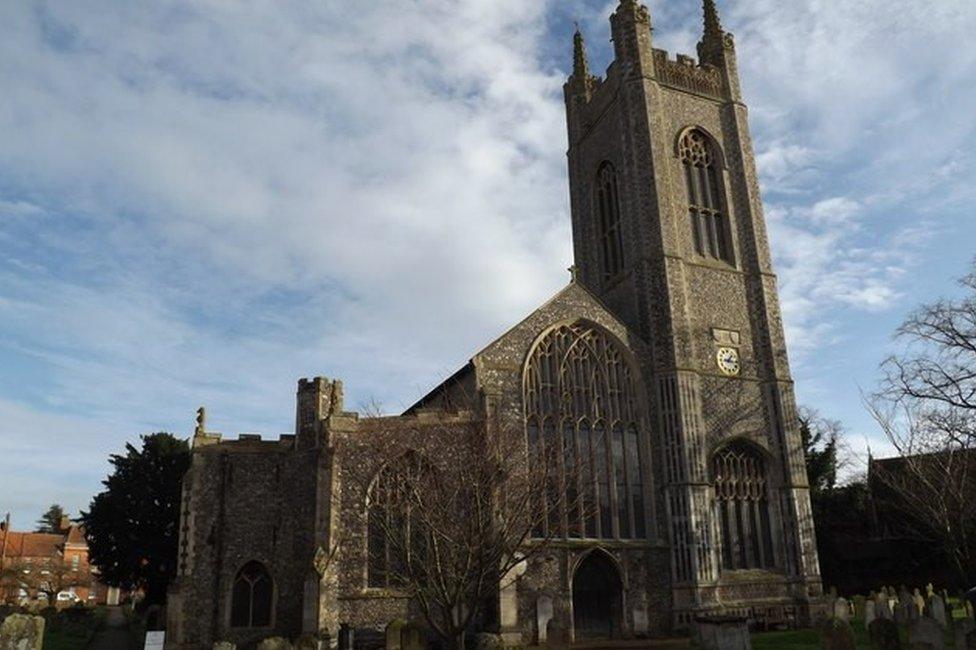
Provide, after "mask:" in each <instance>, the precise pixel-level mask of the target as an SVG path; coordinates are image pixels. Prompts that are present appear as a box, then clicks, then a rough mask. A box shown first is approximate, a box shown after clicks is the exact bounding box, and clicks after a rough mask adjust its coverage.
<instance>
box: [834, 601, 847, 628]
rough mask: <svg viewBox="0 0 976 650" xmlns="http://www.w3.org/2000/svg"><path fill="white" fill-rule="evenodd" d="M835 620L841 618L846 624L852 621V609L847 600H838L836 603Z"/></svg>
mask: <svg viewBox="0 0 976 650" xmlns="http://www.w3.org/2000/svg"><path fill="white" fill-rule="evenodd" d="M834 618H839V619H840V620H842V621H844V622H845V623H847V622H849V621H850V620H851V607H850V605H849V604H848V602H847V599H846V598H838V599H836V600H835V601H834Z"/></svg>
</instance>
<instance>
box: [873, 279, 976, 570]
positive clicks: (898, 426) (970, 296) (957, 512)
mask: <svg viewBox="0 0 976 650" xmlns="http://www.w3.org/2000/svg"><path fill="white" fill-rule="evenodd" d="M960 286H961V287H962V288H963V290H964V293H963V295H962V296H961V297H960V298H958V299H954V300H949V299H943V300H939V301H937V302H934V303H931V304H928V305H923V306H922V307H921V308H919V309H918V310H917V311H915V312H914V313H912V314H911V315H910V316H909V318H908V319H907V320H906V321H905V322H904V323H903V324H902V325H901V327H900V328H899V329H898V339H899V340H901V341H903V342H905V343H906V345H905V348H904V350H903V351H902V353H901V354H898V355H894V356H892V357H890V358H889V359H888V360H887V361H885V363H884V364H883V366H882V368H883V371H884V379H883V382H882V386H881V389H880V390H879V391H878V392H877V393H876V394H875V395H873V396H872V397H871V398H870V399H869V403H868V407H869V409H870V411H871V414H872V415H873V416H874V419H875V420H876V421H877V422H878V424H879V425H880V426H881V428H882V430H883V431H884V433H885V436H886V437H887V438H888V441H889V442H890V443H891V445H892V446H893V447H894V448H895V449H896V450H897V452H898V458H896V459H893V460H890V461H879V462H875V463H874V465H873V470H874V471H873V473H874V475H875V476H876V477H877V479H878V480H879V481H880V482H881V483H882V484H883V485H884V487H885V488H887V490H888V491H890V493H891V496H892V497H893V498H892V499H891V503H892V504H893V505H894V506H895V507H897V508H898V509H900V510H901V511H902V514H903V515H904V517H903V519H902V520H901V522H902V524H903V526H904V528H905V530H908V531H911V532H913V533H914V534H915V535H916V536H917V537H918V538H919V539H927V540H929V541H931V542H932V543H935V544H938V545H939V546H941V547H942V548H943V550H944V551H945V553H946V556H947V558H949V561H950V562H952V563H953V565H954V567H955V569H956V571H957V573H958V574H959V576H960V578H962V579H963V580H965V581H971V580H974V579H976V267H974V271H973V272H971V273H970V274H969V275H967V276H966V277H964V278H963V279H962V280H960Z"/></svg>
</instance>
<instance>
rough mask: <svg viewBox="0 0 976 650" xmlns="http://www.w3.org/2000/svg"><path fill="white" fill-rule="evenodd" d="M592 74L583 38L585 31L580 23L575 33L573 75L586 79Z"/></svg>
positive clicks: (580, 79) (579, 78) (578, 78)
mask: <svg viewBox="0 0 976 650" xmlns="http://www.w3.org/2000/svg"><path fill="white" fill-rule="evenodd" d="M589 76H590V64H589V62H588V61H587V60H586V42H585V41H584V40H583V32H581V31H580V28H579V25H576V33H575V34H573V77H574V78H576V79H577V80H579V81H586V79H587V78H588V77H589Z"/></svg>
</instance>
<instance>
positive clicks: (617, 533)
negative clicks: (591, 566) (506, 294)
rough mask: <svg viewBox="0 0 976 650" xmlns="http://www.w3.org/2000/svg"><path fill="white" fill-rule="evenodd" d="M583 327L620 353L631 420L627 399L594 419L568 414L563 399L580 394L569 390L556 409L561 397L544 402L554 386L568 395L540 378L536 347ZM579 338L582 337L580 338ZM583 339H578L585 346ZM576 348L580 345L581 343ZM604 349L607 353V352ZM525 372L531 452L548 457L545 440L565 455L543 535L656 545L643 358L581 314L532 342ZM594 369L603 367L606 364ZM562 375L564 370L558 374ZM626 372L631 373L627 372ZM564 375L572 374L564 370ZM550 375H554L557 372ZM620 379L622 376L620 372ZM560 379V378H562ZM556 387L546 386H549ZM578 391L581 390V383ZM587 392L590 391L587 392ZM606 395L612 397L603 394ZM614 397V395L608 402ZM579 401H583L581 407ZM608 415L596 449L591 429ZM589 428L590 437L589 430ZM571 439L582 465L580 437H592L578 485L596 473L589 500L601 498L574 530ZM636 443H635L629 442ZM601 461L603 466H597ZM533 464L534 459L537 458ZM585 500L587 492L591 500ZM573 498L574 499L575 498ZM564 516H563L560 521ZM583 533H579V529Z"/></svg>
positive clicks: (555, 454)
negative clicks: (568, 469) (569, 492)
mask: <svg viewBox="0 0 976 650" xmlns="http://www.w3.org/2000/svg"><path fill="white" fill-rule="evenodd" d="M574 327H575V328H582V329H585V330H588V331H589V332H591V333H593V334H595V335H597V336H599V337H602V339H603V340H604V343H605V344H606V345H608V346H610V347H611V348H612V349H613V350H614V351H615V352H616V353H617V354H618V355H619V356H618V357H617V358H616V359H614V362H615V363H616V364H617V365H618V366H619V367H620V368H621V369H622V370H625V371H626V373H629V384H630V386H631V391H632V393H631V394H630V395H629V396H627V398H626V401H627V402H628V404H626V408H627V409H629V411H628V413H627V414H626V415H627V416H628V418H629V419H628V418H623V417H620V416H621V415H622V414H621V413H620V410H621V408H622V406H623V405H622V404H620V403H618V404H616V405H613V406H611V407H610V408H609V409H608V410H607V413H606V414H605V416H603V417H593V418H590V417H587V416H585V415H581V416H579V417H577V414H575V413H571V414H569V415H567V414H566V413H565V412H561V411H562V406H564V405H565V404H564V402H565V401H566V400H567V399H569V400H570V401H574V398H567V397H566V396H565V395H564V396H563V397H562V398H560V399H559V402H560V406H559V407H557V409H556V411H555V412H550V410H549V407H551V406H553V404H552V402H553V401H554V400H553V399H552V397H551V395H550V397H549V398H548V404H543V402H544V401H546V400H547V398H546V397H545V396H544V395H543V394H542V392H541V391H543V390H549V391H550V393H551V394H554V393H558V392H561V388H560V386H559V385H558V383H557V385H556V387H555V389H545V387H544V385H543V384H542V383H541V382H540V378H539V377H538V376H536V374H535V371H534V369H533V366H532V364H533V362H534V361H536V355H537V352H538V351H539V350H540V348H541V347H542V346H544V345H546V343H547V341H548V340H549V339H550V338H551V337H552V336H553V334H554V333H556V332H559V331H560V330H565V329H572V328H574ZM577 336H578V335H577ZM580 342H581V341H580V340H579V338H578V339H577V341H576V343H577V344H578V343H580ZM574 345H575V344H574ZM604 351H605V350H604ZM522 368H523V371H522V372H523V377H522V411H523V425H524V426H525V435H526V450H527V453H528V454H529V456H530V459H531V457H532V456H533V455H535V456H536V457H538V455H539V454H545V451H544V450H545V447H546V444H545V440H546V438H548V439H550V440H552V441H554V442H556V445H557V450H556V451H554V452H553V457H554V458H556V459H558V467H557V468H556V469H557V471H556V472H554V475H555V476H556V483H557V485H556V487H555V489H554V491H553V492H552V496H551V498H550V499H549V500H548V501H547V504H546V506H547V508H549V509H550V510H551V509H552V507H551V505H552V504H553V503H555V504H556V508H557V509H558V513H554V514H553V516H551V517H550V520H549V521H547V522H546V524H545V527H544V528H543V529H542V530H538V531H536V535H535V536H536V537H537V538H543V537H552V538H554V539H558V540H566V541H588V542H594V541H598V542H621V541H626V542H632V541H642V542H649V541H651V540H652V539H653V538H654V535H655V534H656V532H655V531H656V524H655V521H654V512H653V510H654V509H653V503H652V499H653V496H652V495H653V493H654V491H653V476H652V471H651V470H652V467H653V465H652V462H651V435H652V434H651V427H650V418H649V417H648V413H649V410H648V408H647V402H646V396H645V394H644V390H643V386H644V384H643V382H642V380H641V372H640V365H639V364H638V363H637V360H636V358H635V357H634V355H633V353H632V352H631V351H630V349H629V348H628V347H627V345H625V344H624V342H623V341H622V340H621V339H620V338H619V337H618V336H616V335H615V334H614V333H613V332H611V331H610V330H608V329H607V328H606V327H604V326H602V325H600V324H598V323H595V322H593V321H591V320H588V319H582V318H574V319H567V320H564V321H561V322H558V323H555V324H553V325H551V326H550V327H548V328H547V329H546V330H544V331H543V332H542V333H541V334H540V335H539V336H538V337H537V338H536V340H535V341H534V343H533V345H532V346H531V347H530V349H529V352H528V354H527V355H526V358H525V360H524V362H523V366H522ZM594 368H595V369H597V370H599V368H596V366H594ZM557 372H558V371H557ZM626 373H625V377H626ZM562 374H563V375H565V373H562ZM550 378H551V375H550ZM603 379H605V380H606V379H607V378H606V376H604V378H603ZM618 379H619V377H618ZM557 380H558V376H557ZM548 385H549V384H548V383H547V384H545V386H548ZM604 387H605V388H606V389H607V390H608V391H611V392H617V393H619V394H621V395H623V394H624V389H622V388H621V387H620V386H619V384H617V389H616V390H614V389H613V386H612V384H611V382H609V381H608V380H607V381H606V384H605V386H604ZM577 390H579V388H578V387H577ZM585 392H586V391H585V390H584V391H583V393H584V395H585ZM602 397H606V395H603V396H602ZM605 401H608V400H605ZM576 406H578V404H577V405H576ZM590 408H598V407H594V405H593V403H592V402H591V403H590ZM607 419H609V420H610V426H608V427H607V426H606V425H603V426H605V429H603V430H604V432H605V433H604V435H603V436H602V438H603V441H604V442H603V445H602V448H603V449H602V451H603V453H602V454H600V453H599V451H600V450H599V449H598V448H597V447H594V445H593V442H594V441H595V440H596V439H597V438H596V437H594V436H593V435H592V432H593V431H595V430H597V429H598V428H599V426H600V425H601V424H602V423H603V422H605V421H606V420H607ZM567 424H569V425H571V426H572V431H573V434H574V435H572V436H567V435H566V433H567V431H568V430H567V429H566V425H567ZM587 432H589V435H587ZM615 434H619V440H620V454H619V455H620V456H621V457H622V459H623V460H624V462H623V467H621V468H620V469H621V471H622V472H623V477H622V478H623V480H622V481H621V480H618V478H620V475H618V474H617V469H618V466H617V464H616V462H615V456H614V454H615V447H616V445H615V442H616V439H617V438H618V436H617V435H615ZM566 439H571V440H572V445H573V447H574V455H573V458H574V459H575V462H579V458H580V456H579V449H580V444H581V441H587V442H588V446H589V448H590V453H589V454H588V455H587V456H588V458H586V459H584V460H588V461H589V463H588V464H589V466H590V468H591V469H590V471H589V472H588V473H587V472H585V471H581V472H580V474H579V476H578V477H577V478H578V479H579V482H578V485H577V486H576V487H577V489H579V488H582V487H583V485H584V481H583V479H586V478H587V477H589V479H590V480H589V483H590V487H591V490H592V491H591V492H590V495H591V496H590V499H591V500H593V501H594V502H595V503H594V504H593V505H594V512H593V517H592V519H595V521H590V520H583V517H582V516H581V515H582V508H581V509H580V510H581V511H580V513H578V517H579V518H578V519H577V521H576V522H575V531H573V530H571V529H570V521H569V517H568V516H567V513H566V512H565V505H564V501H563V500H562V495H563V494H564V493H565V486H564V485H563V480H564V476H565V471H564V466H565V462H566V455H565V453H566V449H565V440H566ZM630 440H633V442H632V443H630V442H629V441H630ZM634 456H636V457H637V460H638V463H637V464H636V465H634V464H633V463H628V462H627V459H628V458H631V459H632V458H633V457H634ZM598 461H599V464H598ZM530 462H531V460H530ZM603 463H605V464H606V469H605V470H604V474H603V475H602V476H601V475H600V474H599V473H598V472H597V468H598V467H599V465H600V464H603ZM628 465H630V466H631V467H635V466H636V468H637V470H638V475H637V476H633V475H632V474H631V473H630V472H628V471H627V468H628ZM620 484H623V485H624V486H625V488H626V490H625V491H626V492H627V496H626V497H625V499H626V511H625V513H626V515H627V524H626V527H624V526H622V525H621V522H622V518H621V516H620V515H621V514H624V511H622V508H621V501H620ZM604 492H606V493H608V495H609V500H608V501H607V502H605V503H604V502H602V498H601V497H602V495H603V494H604ZM637 498H639V500H640V503H639V505H638V503H637ZM584 499H585V497H584ZM569 500H570V501H574V500H575V499H569ZM603 507H606V509H607V513H604V512H601V508H603ZM557 517H558V518H557ZM607 517H609V528H610V533H609V534H606V532H605V531H604V528H607ZM553 526H555V527H557V528H558V531H557V532H556V533H555V534H552V535H550V534H549V531H550V528H551V527H553ZM575 533H578V534H575Z"/></svg>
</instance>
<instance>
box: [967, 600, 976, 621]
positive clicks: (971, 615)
mask: <svg viewBox="0 0 976 650" xmlns="http://www.w3.org/2000/svg"><path fill="white" fill-rule="evenodd" d="M966 618H976V611H973V604H972V603H971V602H969V601H968V600H967V601H966Z"/></svg>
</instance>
